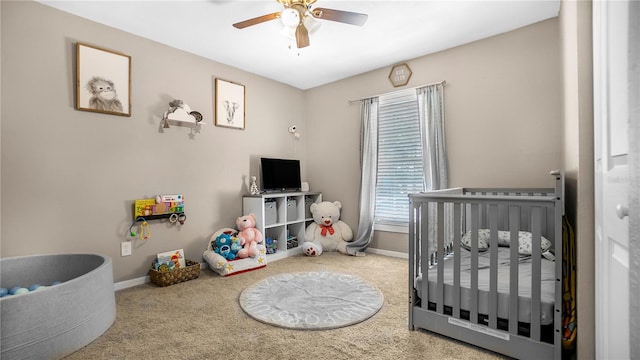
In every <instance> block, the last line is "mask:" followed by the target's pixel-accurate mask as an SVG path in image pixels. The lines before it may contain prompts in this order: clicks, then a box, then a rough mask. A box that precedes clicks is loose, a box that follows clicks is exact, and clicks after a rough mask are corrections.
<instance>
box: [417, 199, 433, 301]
mask: <svg viewBox="0 0 640 360" xmlns="http://www.w3.org/2000/svg"><path fill="white" fill-rule="evenodd" d="M429 204H430V203H429V202H422V203H421V204H420V209H419V215H418V218H419V219H420V221H419V223H420V224H421V225H420V230H419V234H420V240H419V241H420V242H419V243H418V244H419V246H420V249H419V252H420V262H419V263H420V273H421V274H422V282H421V283H420V286H421V289H420V290H421V294H422V302H421V307H422V308H423V309H428V308H429V265H430V264H429V257H430V255H431V253H430V249H429V242H430V240H431V239H429V216H428V213H429V211H428V208H429Z"/></svg>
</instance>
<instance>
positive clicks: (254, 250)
mask: <svg viewBox="0 0 640 360" xmlns="http://www.w3.org/2000/svg"><path fill="white" fill-rule="evenodd" d="M236 226H237V227H238V230H239V231H240V232H239V233H238V239H240V245H242V249H240V251H238V257H239V258H240V259H243V258H246V257H249V256H251V257H256V256H257V255H258V244H259V243H261V242H262V240H263V238H262V233H261V232H260V230H258V229H256V216H255V215H254V214H249V215H244V216H240V217H238V218H237V219H236Z"/></svg>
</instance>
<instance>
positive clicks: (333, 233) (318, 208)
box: [302, 201, 353, 256]
mask: <svg viewBox="0 0 640 360" xmlns="http://www.w3.org/2000/svg"><path fill="white" fill-rule="evenodd" d="M341 208H342V203H340V201H334V202H329V201H323V202H321V203H313V204H311V208H310V210H311V214H312V215H313V221H314V222H312V223H311V224H309V226H307V229H306V230H305V242H304V243H303V244H302V251H303V252H304V253H305V254H306V255H308V256H320V255H322V252H323V251H339V252H341V253H343V254H347V244H348V242H349V241H352V240H353V231H352V230H351V228H350V227H349V225H347V224H346V223H345V222H344V221H342V220H340V209H341Z"/></svg>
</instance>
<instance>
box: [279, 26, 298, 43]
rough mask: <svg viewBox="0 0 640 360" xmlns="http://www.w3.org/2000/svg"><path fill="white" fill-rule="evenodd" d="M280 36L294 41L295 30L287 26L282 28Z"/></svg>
mask: <svg viewBox="0 0 640 360" xmlns="http://www.w3.org/2000/svg"><path fill="white" fill-rule="evenodd" d="M280 34H282V35H283V36H285V37H287V38H289V39H291V40H295V39H296V28H295V27H289V26H284V27H283V28H282V30H280Z"/></svg>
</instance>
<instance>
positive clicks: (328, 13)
mask: <svg viewBox="0 0 640 360" xmlns="http://www.w3.org/2000/svg"><path fill="white" fill-rule="evenodd" d="M276 1H277V2H279V3H280V4H282V6H284V9H283V10H282V11H278V12H274V13H271V14H266V15H262V16H258V17H255V18H252V19H248V20H245V21H241V22H238V23H235V24H233V26H234V27H235V28H237V29H244V28H246V27H249V26H252V25H257V24H260V23H263V22H266V21H270V20H275V19H280V20H281V21H282V23H283V25H284V27H283V29H282V34H283V35H285V36H288V37H289V38H291V39H295V40H296V46H297V47H298V48H299V49H300V48H303V47H307V46H309V33H313V32H315V31H316V30H317V29H318V27H319V26H320V23H319V22H317V21H316V20H315V19H321V20H331V21H337V22H341V23H345V24H351V25H358V26H362V25H364V23H365V22H367V18H368V15H366V14H360V13H355V12H350V11H343V10H334V9H326V8H314V9H311V5H313V4H314V3H315V2H316V1H317V0H276Z"/></svg>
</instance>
